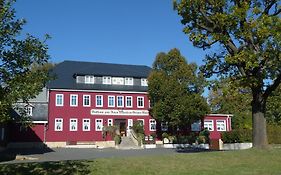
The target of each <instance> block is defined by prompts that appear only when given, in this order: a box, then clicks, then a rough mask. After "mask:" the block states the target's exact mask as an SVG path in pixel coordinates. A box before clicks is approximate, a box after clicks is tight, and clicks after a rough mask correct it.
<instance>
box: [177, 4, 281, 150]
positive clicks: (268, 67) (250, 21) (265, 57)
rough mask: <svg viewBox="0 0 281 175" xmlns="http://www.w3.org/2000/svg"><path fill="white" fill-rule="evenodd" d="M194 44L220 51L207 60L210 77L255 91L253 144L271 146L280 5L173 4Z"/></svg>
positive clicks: (280, 68)
mask: <svg viewBox="0 0 281 175" xmlns="http://www.w3.org/2000/svg"><path fill="white" fill-rule="evenodd" d="M174 4H175V9H176V10H177V11H178V14H179V15H180V16H181V17H182V21H181V22H182V24H184V26H185V27H184V32H185V33H186V34H187V35H188V36H189V39H190V41H192V42H193V45H194V46H196V47H199V48H203V49H208V48H211V47H212V46H214V45H216V46H219V48H220V49H217V51H214V53H213V54H210V55H207V56H206V58H205V66H204V67H203V68H202V71H203V72H204V74H205V76H206V77H211V76H212V75H213V74H214V73H218V75H220V76H226V77H232V79H233V80H238V82H239V83H238V85H239V86H243V87H246V88H249V89H251V91H252V99H253V100H252V116H253V145H254V147H259V148H262V147H267V144H268V143H267V136H266V121H265V118H264V114H265V111H266V110H265V109H266V108H265V106H266V100H267V98H268V96H269V95H270V94H271V93H272V92H273V91H274V90H275V89H276V88H277V87H278V85H279V84H280V81H281V52H280V42H281V35H280V31H281V19H280V16H279V15H280V13H281V9H280V0H208V1H205V0H174Z"/></svg>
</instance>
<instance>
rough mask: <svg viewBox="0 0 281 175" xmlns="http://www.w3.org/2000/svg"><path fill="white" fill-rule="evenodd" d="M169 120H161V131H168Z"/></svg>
mask: <svg viewBox="0 0 281 175" xmlns="http://www.w3.org/2000/svg"><path fill="white" fill-rule="evenodd" d="M168 128H169V125H168V122H161V131H168Z"/></svg>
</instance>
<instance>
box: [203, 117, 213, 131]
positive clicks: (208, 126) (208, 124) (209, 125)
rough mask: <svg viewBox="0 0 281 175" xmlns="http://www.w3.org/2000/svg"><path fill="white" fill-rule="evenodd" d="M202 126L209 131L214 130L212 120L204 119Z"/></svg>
mask: <svg viewBox="0 0 281 175" xmlns="http://www.w3.org/2000/svg"><path fill="white" fill-rule="evenodd" d="M204 128H206V129H208V130H209V131H214V121H213V120H204Z"/></svg>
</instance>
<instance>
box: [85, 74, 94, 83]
mask: <svg viewBox="0 0 281 175" xmlns="http://www.w3.org/2000/svg"><path fill="white" fill-rule="evenodd" d="M85 83H86V84H94V83H95V77H94V76H89V75H86V76H85Z"/></svg>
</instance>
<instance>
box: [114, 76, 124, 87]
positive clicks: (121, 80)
mask: <svg viewBox="0 0 281 175" xmlns="http://www.w3.org/2000/svg"><path fill="white" fill-rule="evenodd" d="M112 84H117V85H123V84H124V78H123V77H112Z"/></svg>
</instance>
